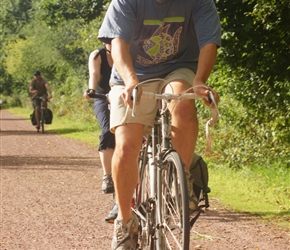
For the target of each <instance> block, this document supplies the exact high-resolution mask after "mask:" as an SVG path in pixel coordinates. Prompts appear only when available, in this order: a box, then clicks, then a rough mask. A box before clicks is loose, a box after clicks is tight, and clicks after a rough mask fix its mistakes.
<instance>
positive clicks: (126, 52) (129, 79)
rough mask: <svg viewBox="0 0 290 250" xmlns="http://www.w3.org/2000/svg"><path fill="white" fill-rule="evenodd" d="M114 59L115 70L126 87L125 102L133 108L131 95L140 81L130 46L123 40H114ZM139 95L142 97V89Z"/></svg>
mask: <svg viewBox="0 0 290 250" xmlns="http://www.w3.org/2000/svg"><path fill="white" fill-rule="evenodd" d="M112 57H113V61H114V65H115V68H116V69H117V71H118V73H119V74H120V76H121V77H122V79H123V81H124V83H125V86H126V87H125V90H124V93H123V99H124V102H125V104H127V105H129V106H130V107H132V100H131V93H132V91H133V89H134V87H135V86H136V84H138V83H139V80H138V77H137V75H136V73H135V70H134V67H133V62H132V57H131V54H130V45H129V44H128V43H127V42H126V41H125V40H124V39H122V38H114V39H113V40H112ZM139 95H141V87H140V88H139Z"/></svg>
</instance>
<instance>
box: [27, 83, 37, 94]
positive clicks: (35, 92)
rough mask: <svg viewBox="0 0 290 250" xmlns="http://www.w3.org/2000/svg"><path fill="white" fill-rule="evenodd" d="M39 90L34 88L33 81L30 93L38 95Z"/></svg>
mask: <svg viewBox="0 0 290 250" xmlns="http://www.w3.org/2000/svg"><path fill="white" fill-rule="evenodd" d="M37 92H38V91H37V90H36V89H34V87H33V83H32V82H31V84H30V86H29V93H30V94H32V95H37Z"/></svg>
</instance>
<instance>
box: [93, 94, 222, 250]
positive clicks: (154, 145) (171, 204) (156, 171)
mask: <svg viewBox="0 0 290 250" xmlns="http://www.w3.org/2000/svg"><path fill="white" fill-rule="evenodd" d="M89 96H90V97H91V98H105V99H107V100H108V95H104V94H99V93H94V94H89ZM132 98H133V111H132V115H134V113H135V109H134V107H135V106H136V100H137V92H136V89H135V90H134V94H133V97H132ZM142 98H151V99H157V100H159V101H161V102H162V103H161V106H160V108H158V110H157V115H156V118H155V121H154V127H153V128H152V133H151V134H150V135H148V136H146V138H144V140H143V143H142V147H141V150H140V153H139V160H138V168H139V182H138V185H137V186H136V189H135V192H134V197H133V200H132V210H133V211H134V212H135V213H136V214H137V216H138V217H139V220H140V227H139V235H138V249H151V250H153V249H156V250H166V249H184V250H187V249H189V234H190V229H191V227H192V226H193V224H194V222H195V221H196V219H197V218H198V216H199V215H200V213H201V211H202V210H201V209H202V208H203V207H208V200H207V194H206V193H205V194H203V195H201V196H200V197H201V198H200V200H203V199H205V205H200V206H199V207H198V211H197V214H196V215H195V216H194V217H193V218H192V219H191V220H190V215H189V207H188V204H189V201H188V190H187V182H186V178H185V171H184V167H183V164H182V162H181V159H180V157H179V155H178V154H177V152H176V151H175V150H174V149H173V147H172V144H171V138H170V132H171V129H170V113H169V110H168V109H167V104H168V103H169V102H170V101H171V100H184V99H198V98H200V99H201V98H205V97H204V96H197V95H196V94H194V93H184V94H180V95H173V94H168V93H165V94H154V93H148V92H143V93H142ZM210 99H211V100H212V101H213V103H214V106H215V109H214V110H213V117H212V118H211V120H210V121H208V122H207V125H206V126H207V127H208V126H212V125H214V124H215V123H216V122H217V120H218V117H219V111H218V108H217V105H216V103H215V100H214V97H213V94H212V93H211V92H210ZM108 102H109V100H108ZM207 131H208V128H207Z"/></svg>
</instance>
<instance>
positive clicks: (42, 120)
mask: <svg viewBox="0 0 290 250" xmlns="http://www.w3.org/2000/svg"><path fill="white" fill-rule="evenodd" d="M42 98H43V97H41V96H40V97H39V96H36V97H32V100H33V99H39V100H40V109H39V126H37V127H36V129H37V133H39V130H40V129H41V132H42V133H43V134H44V124H45V115H46V114H45V107H44V106H43V102H42ZM47 101H48V99H47ZM33 108H34V110H35V105H34V104H33Z"/></svg>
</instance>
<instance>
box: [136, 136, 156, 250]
mask: <svg viewBox="0 0 290 250" xmlns="http://www.w3.org/2000/svg"><path fill="white" fill-rule="evenodd" d="M148 142H149V141H148V140H147V143H148ZM147 143H146V144H144V145H143V148H142V150H141V151H140V154H139V183H138V185H137V187H136V202H135V209H136V210H137V213H138V215H139V218H140V226H141V228H140V229H141V230H140V234H139V248H140V249H142V250H145V249H148V250H153V249H154V222H155V199H154V195H153V186H152V178H153V176H154V175H153V172H152V170H153V169H152V166H151V165H150V162H151V160H150V159H151V154H150V152H149V151H150V150H148V149H149V148H150V147H148V144H147Z"/></svg>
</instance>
